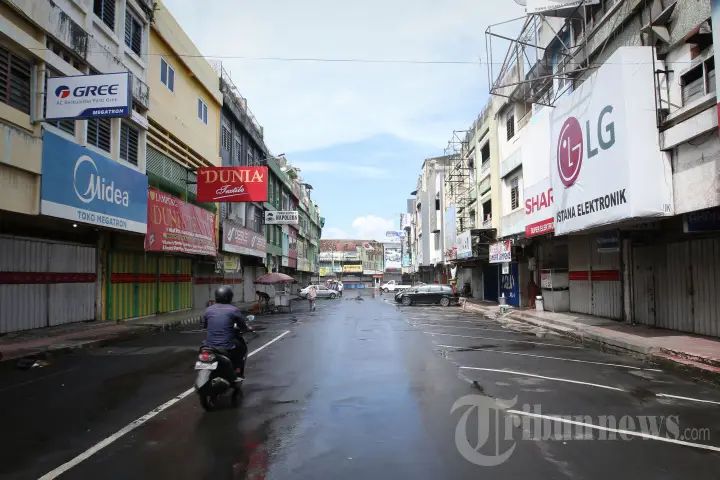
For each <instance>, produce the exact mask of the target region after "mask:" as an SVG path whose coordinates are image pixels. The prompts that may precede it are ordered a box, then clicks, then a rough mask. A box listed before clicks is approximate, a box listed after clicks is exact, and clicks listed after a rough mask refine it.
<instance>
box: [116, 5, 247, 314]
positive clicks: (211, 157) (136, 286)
mask: <svg viewBox="0 0 720 480" xmlns="http://www.w3.org/2000/svg"><path fill="white" fill-rule="evenodd" d="M149 33H150V35H149V44H148V52H149V55H145V56H144V57H143V58H145V61H146V62H147V69H148V84H149V85H150V90H151V91H152V95H151V96H150V109H149V111H148V120H147V123H146V124H145V125H144V130H142V131H143V133H144V135H145V136H146V138H147V146H146V148H145V152H146V154H145V156H144V158H145V162H144V163H145V165H146V173H147V176H148V183H149V187H150V191H149V192H150V195H149V196H148V202H149V216H148V239H147V241H145V240H146V239H144V238H142V237H138V238H137V239H136V241H135V242H133V243H130V242H124V243H123V244H122V245H120V246H118V248H115V247H114V246H113V248H111V251H110V253H109V256H108V262H109V264H108V270H109V272H110V281H109V285H108V288H107V300H106V303H107V306H108V307H107V318H108V319H109V320H116V321H117V320H123V319H126V318H132V317H139V316H145V315H152V314H155V313H163V312H167V311H174V310H182V309H188V308H192V307H196V308H198V307H202V306H204V305H205V304H207V302H208V300H210V299H211V298H212V295H213V291H214V288H215V287H216V286H218V285H219V284H220V283H223V282H224V281H225V282H227V283H236V282H237V279H236V278H235V276H234V275H233V274H229V275H228V278H227V279H223V275H218V274H217V273H216V268H215V267H216V260H215V256H216V253H217V251H218V248H217V231H216V225H217V222H216V213H217V208H216V205H215V204H208V205H200V204H198V202H197V201H196V191H197V189H196V183H197V176H196V174H195V172H196V171H197V169H198V168H200V167H209V166H219V165H220V156H219V154H218V135H217V132H218V130H219V120H220V106H221V105H222V96H221V94H220V90H219V88H218V82H217V77H216V75H215V72H214V71H213V69H212V67H211V65H210V64H209V63H208V62H207V61H206V60H205V59H204V58H203V57H202V55H200V52H199V51H198V50H197V48H196V47H195V45H194V44H193V42H192V41H191V40H190V38H188V36H187V35H186V34H185V32H184V31H183V30H182V28H181V27H180V25H179V24H178V23H177V21H176V20H175V19H174V18H173V16H172V14H171V13H170V12H169V11H168V9H167V8H166V7H165V5H164V4H163V3H162V2H158V3H157V5H156V8H155V11H154V16H153V22H152V26H151V28H150V32H149ZM134 138H135V134H134V132H132V131H130V132H129V135H128V145H129V149H131V150H132V146H133V145H134V142H135V139H134ZM180 212H183V213H184V214H187V215H191V216H192V217H193V218H194V219H195V220H194V221H187V222H182V226H180V224H178V223H176V222H175V221H174V220H173V218H174V216H176V215H177V214H178V213H180ZM171 228H172V229H175V230H182V231H185V232H188V233H189V234H190V235H189V236H183V234H182V233H178V232H176V233H174V234H173V235H171V236H170V238H174V239H176V240H174V241H166V240H165V238H166V233H168V231H169V229H171ZM178 235H180V236H182V239H178ZM191 237H192V238H193V240H189V239H190V238H191ZM235 263H237V262H235ZM151 276H154V277H155V278H154V281H150V277H151Z"/></svg>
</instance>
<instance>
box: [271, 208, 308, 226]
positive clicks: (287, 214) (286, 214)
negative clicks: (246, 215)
mask: <svg viewBox="0 0 720 480" xmlns="http://www.w3.org/2000/svg"><path fill="white" fill-rule="evenodd" d="M298 223H300V215H299V214H298V212H297V211H284V210H281V211H275V212H274V211H272V210H266V211H265V224H266V225H297V224H298Z"/></svg>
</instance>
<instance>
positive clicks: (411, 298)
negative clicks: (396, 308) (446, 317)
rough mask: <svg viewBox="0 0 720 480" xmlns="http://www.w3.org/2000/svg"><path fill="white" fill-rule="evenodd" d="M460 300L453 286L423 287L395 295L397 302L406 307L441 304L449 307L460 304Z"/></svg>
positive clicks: (409, 289)
mask: <svg viewBox="0 0 720 480" xmlns="http://www.w3.org/2000/svg"><path fill="white" fill-rule="evenodd" d="M458 298H459V297H458V294H457V293H455V290H454V289H453V287H452V285H422V286H420V287H413V288H408V289H407V290H403V291H401V292H398V293H396V294H395V301H396V302H397V303H402V304H403V305H405V306H408V305H423V304H425V305H427V304H438V303H439V304H440V305H442V306H443V307H447V306H449V305H452V304H455V303H458Z"/></svg>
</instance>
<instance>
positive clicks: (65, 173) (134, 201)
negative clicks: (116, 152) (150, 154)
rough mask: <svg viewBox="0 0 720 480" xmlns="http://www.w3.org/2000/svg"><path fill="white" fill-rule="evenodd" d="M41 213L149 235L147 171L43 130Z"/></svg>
mask: <svg viewBox="0 0 720 480" xmlns="http://www.w3.org/2000/svg"><path fill="white" fill-rule="evenodd" d="M42 160H43V161H42V177H41V198H40V213H41V214H42V215H49V216H52V217H58V218H64V219H67V220H72V221H74V222H79V223H88V224H91V225H97V226H100V227H107V228H114V229H117V230H126V231H130V232H136V233H142V234H145V233H146V231H147V217H148V203H147V189H148V179H147V176H145V175H143V174H142V173H140V172H138V171H137V170H133V169H132V168H130V167H126V166H125V165H121V164H120V163H118V162H115V161H113V160H111V159H109V158H107V157H105V156H103V155H100V154H98V153H95V152H94V151H93V150H89V149H87V148H85V147H81V146H80V145H78V144H77V143H74V142H71V141H68V140H65V139H64V138H63V137H60V136H59V135H55V134H54V133H51V132H49V131H47V130H45V131H44V132H43V152H42Z"/></svg>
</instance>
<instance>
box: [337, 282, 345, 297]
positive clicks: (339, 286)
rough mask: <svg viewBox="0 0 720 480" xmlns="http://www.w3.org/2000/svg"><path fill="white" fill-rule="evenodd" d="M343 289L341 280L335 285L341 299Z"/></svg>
mask: <svg viewBox="0 0 720 480" xmlns="http://www.w3.org/2000/svg"><path fill="white" fill-rule="evenodd" d="M343 288H345V285H343V282H342V280H341V281H339V282H338V285H337V289H338V293H339V294H340V296H341V297H342V292H343Z"/></svg>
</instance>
